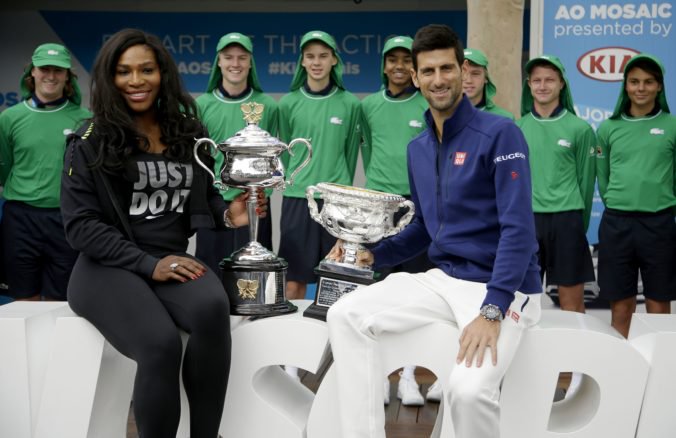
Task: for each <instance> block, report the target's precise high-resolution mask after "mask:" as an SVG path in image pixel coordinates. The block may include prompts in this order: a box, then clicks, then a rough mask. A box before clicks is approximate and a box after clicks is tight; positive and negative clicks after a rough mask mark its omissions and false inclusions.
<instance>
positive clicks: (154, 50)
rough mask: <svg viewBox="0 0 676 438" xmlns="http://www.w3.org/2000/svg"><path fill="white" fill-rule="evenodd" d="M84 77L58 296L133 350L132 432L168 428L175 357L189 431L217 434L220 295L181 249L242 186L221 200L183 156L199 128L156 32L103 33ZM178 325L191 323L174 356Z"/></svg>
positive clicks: (66, 178)
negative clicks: (69, 261)
mask: <svg viewBox="0 0 676 438" xmlns="http://www.w3.org/2000/svg"><path fill="white" fill-rule="evenodd" d="M92 78H93V87H92V90H93V91H92V109H93V113H94V116H93V118H92V120H91V123H88V124H86V126H85V127H84V128H83V129H81V130H80V131H79V132H78V133H77V134H76V135H74V136H72V137H71V139H70V141H69V144H68V151H67V152H66V166H67V168H68V171H67V172H64V175H63V178H62V186H63V190H62V203H61V210H62V214H63V216H64V226H65V230H66V237H67V239H68V241H69V243H70V244H71V246H72V247H73V248H75V249H77V250H78V251H80V256H79V258H78V261H77V262H76V264H75V267H74V268H73V272H72V274H71V277H70V282H69V285H68V302H69V304H70V306H71V308H72V309H73V310H74V311H75V312H76V313H77V314H78V315H80V316H82V317H84V318H86V319H87V320H88V321H90V322H91V323H92V324H93V325H94V326H95V327H96V328H97V329H98V330H99V331H100V332H101V333H102V334H103V335H104V336H105V337H106V338H107V339H108V341H110V343H111V344H112V345H113V346H114V347H115V348H116V349H117V350H118V351H120V352H121V353H122V354H124V355H125V356H128V357H130V358H131V359H133V360H134V361H136V363H137V375H136V380H135V386H134V414H135V417H136V422H137V426H138V429H139V432H140V436H142V437H168V436H176V430H177V427H178V422H179V417H180V395H179V394H180V392H179V373H180V370H181V362H183V383H184V386H185V389H186V393H187V395H188V400H189V405H190V412H191V420H192V421H191V426H190V436H193V437H216V436H217V434H218V428H219V425H220V420H221V414H222V411H223V403H224V400H225V390H226V387H227V382H228V373H229V368H230V327H229V322H230V320H229V309H230V305H229V302H228V298H227V295H226V293H225V291H224V290H223V286H222V284H221V282H220V280H219V278H218V276H217V275H216V274H215V273H214V272H213V271H212V270H210V269H208V268H207V266H206V265H205V264H204V263H203V262H202V261H201V260H198V259H196V258H195V257H192V256H190V255H188V254H187V253H186V249H187V245H188V237H189V236H190V235H191V234H192V233H193V232H194V231H195V230H196V229H198V228H213V227H219V228H221V229H226V227H232V226H241V225H244V224H246V223H247V221H248V218H247V213H246V206H245V200H246V198H247V195H243V196H239V197H237V198H235V199H234V200H233V201H232V202H231V203H230V206H229V207H227V206H226V205H225V203H224V201H223V198H222V197H221V196H220V194H219V193H218V192H217V191H216V189H214V188H213V187H212V185H211V184H210V182H209V181H208V175H207V174H206V172H205V171H203V170H202V169H201V167H199V166H194V161H195V158H194V156H193V147H194V142H195V140H194V139H195V138H196V137H203V136H205V133H204V131H205V129H204V128H203V126H202V124H201V123H200V122H199V121H198V120H197V118H196V114H197V111H196V106H195V103H194V101H193V99H192V98H191V97H190V95H189V94H188V93H187V92H186V91H185V90H184V89H183V87H182V85H181V82H180V77H179V73H178V69H177V67H176V64H175V63H174V61H173V60H172V57H171V55H170V54H169V52H168V51H167V50H166V48H165V47H164V46H163V44H162V42H161V41H160V40H159V39H158V38H157V37H155V36H154V35H149V34H146V33H144V32H142V31H140V30H135V29H126V30H122V31H120V32H118V33H116V34H114V35H113V36H112V37H111V38H110V39H109V40H107V41H106V43H105V44H104V45H103V47H102V48H101V50H100V52H99V54H98V56H97V58H96V61H95V63H94V69H93V74H92ZM201 154H202V153H201ZM200 158H201V159H202V160H206V161H207V162H209V159H210V158H211V157H210V156H209V155H208V154H207V153H203V154H202V156H201V157H200ZM264 211H265V204H264V201H263V208H262V211H261V214H264ZM226 218H227V220H226ZM180 330H182V331H185V332H187V333H189V334H190V340H189V342H188V345H187V346H186V350H185V356H184V355H183V349H182V345H181V338H180Z"/></svg>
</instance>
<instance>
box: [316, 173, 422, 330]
mask: <svg viewBox="0 0 676 438" xmlns="http://www.w3.org/2000/svg"><path fill="white" fill-rule="evenodd" d="M315 194H318V196H319V197H320V198H321V199H323V200H324V206H323V208H322V211H321V212H320V211H319V210H318V208H317V202H316V201H315V199H314V195H315ZM306 197H307V200H308V207H309V209H310V216H312V219H314V220H315V221H317V222H318V223H319V224H321V225H322V226H323V227H324V228H325V229H326V230H327V231H328V232H329V233H330V234H331V235H332V236H334V237H337V238H339V239H342V240H343V253H342V257H341V259H340V260H328V259H326V260H324V261H322V262H321V263H320V264H319V266H318V267H317V268H315V273H316V274H317V275H318V276H319V280H318V282H317V293H316V295H315V301H314V303H312V304H311V305H310V306H309V307H308V308H307V310H306V311H305V312H304V313H303V315H304V316H308V317H310V318H315V319H321V320H323V321H326V312H327V311H328V309H329V307H331V305H332V304H333V303H335V302H336V301H338V300H339V299H340V298H341V297H342V296H343V295H345V294H347V293H349V292H352V291H353V290H355V289H356V288H358V287H359V286H362V285H368V284H372V283H375V282H376V281H378V274H377V273H374V272H373V270H372V269H371V268H370V267H364V266H360V265H359V264H358V253H359V251H361V250H363V249H365V248H364V246H363V244H364V243H367V244H369V243H375V242H378V241H380V240H381V239H383V238H385V237H389V236H392V235H394V234H396V233H398V232H399V231H401V230H402V229H403V228H404V227H405V226H406V225H408V223H409V222H410V221H411V219H412V217H413V214H414V211H415V207H414V205H413V203H412V202H411V201H408V200H406V198H404V197H403V196H399V195H393V194H390V193H383V192H377V191H375V190H368V189H362V188H358V187H351V186H344V185H340V184H332V183H319V184H317V185H316V186H310V187H308V188H307V190H306ZM400 209H406V210H407V211H406V213H405V214H404V215H403V216H402V217H401V219H399V221H398V223H396V224H395V223H394V215H395V214H396V213H397V212H398V211H399V210H400Z"/></svg>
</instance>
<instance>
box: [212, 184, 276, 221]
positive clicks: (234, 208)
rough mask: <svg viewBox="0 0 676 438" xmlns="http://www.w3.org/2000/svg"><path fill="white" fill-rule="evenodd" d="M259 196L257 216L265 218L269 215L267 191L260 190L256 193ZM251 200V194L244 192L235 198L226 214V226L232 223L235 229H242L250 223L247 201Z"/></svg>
mask: <svg viewBox="0 0 676 438" xmlns="http://www.w3.org/2000/svg"><path fill="white" fill-rule="evenodd" d="M256 194H257V195H258V205H257V206H256V215H257V216H258V217H265V216H267V215H268V198H267V197H266V196H265V190H263V189H262V188H258V189H257V191H256ZM248 199H249V192H244V193H241V194H239V195H237V196H236V197H235V199H233V200H232V201H231V202H230V207H228V210H226V212H225V217H224V218H223V219H224V220H225V224H226V226H227V225H228V223H230V224H231V225H232V226H233V227H235V228H236V227H241V226H244V225H247V224H248V223H249V216H248V214H247V200H248Z"/></svg>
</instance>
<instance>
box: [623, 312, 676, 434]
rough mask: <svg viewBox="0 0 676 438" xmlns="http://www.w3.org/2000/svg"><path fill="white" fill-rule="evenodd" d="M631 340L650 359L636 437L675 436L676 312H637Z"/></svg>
mask: <svg viewBox="0 0 676 438" xmlns="http://www.w3.org/2000/svg"><path fill="white" fill-rule="evenodd" d="M629 343H630V344H631V345H632V346H633V347H634V348H636V349H637V350H638V351H639V352H640V353H641V354H642V355H643V357H644V358H645V359H646V360H647V361H648V362H649V363H650V375H649V376H648V383H647V385H646V390H645V395H644V397H643V408H642V410H641V417H640V420H639V423H638V430H637V432H636V438H671V437H673V436H674V434H675V432H674V431H675V430H676V415H674V413H673V405H672V404H671V403H672V401H673V398H674V394H675V393H676V379H674V370H676V315H656V314H646V313H635V314H634V315H633V317H632V319H631V327H630V329H629Z"/></svg>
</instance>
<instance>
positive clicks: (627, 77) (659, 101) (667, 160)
mask: <svg viewBox="0 0 676 438" xmlns="http://www.w3.org/2000/svg"><path fill="white" fill-rule="evenodd" d="M664 83H665V81H664V68H663V67H662V64H661V63H660V61H659V60H658V59H657V58H655V57H654V56H651V55H647V54H640V55H636V56H635V57H633V58H632V59H631V60H629V62H628V63H627V66H626V67H625V69H624V81H623V82H622V89H621V90H620V95H619V97H618V99H617V104H616V105H615V110H614V112H613V114H612V116H610V118H609V119H608V120H605V121H604V122H603V123H601V126H599V130H598V137H599V148H598V154H597V157H596V158H597V159H596V167H597V171H598V177H599V192H600V193H601V199H602V200H603V204H604V205H605V207H606V208H605V210H604V212H603V217H602V219H601V225H600V226H599V286H600V294H601V297H603V298H605V299H607V300H609V301H610V308H611V313H612V326H613V327H615V329H617V331H619V332H620V333H621V334H622V335H623V336H625V337H626V336H628V334H629V326H630V323H631V315H632V314H633V313H634V312H635V311H636V295H637V294H638V274H639V271H640V273H641V279H642V281H643V295H644V296H645V304H646V310H647V311H648V313H671V301H672V300H674V299H676V274H675V273H674V272H675V270H674V267H675V266H676V224H675V223H674V214H676V118H674V117H673V116H672V115H671V114H670V113H669V105H668V104H667V98H666V92H665V91H664Z"/></svg>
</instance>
